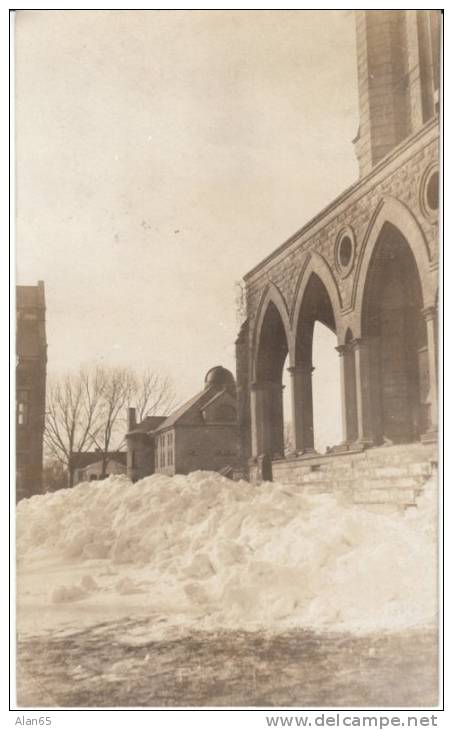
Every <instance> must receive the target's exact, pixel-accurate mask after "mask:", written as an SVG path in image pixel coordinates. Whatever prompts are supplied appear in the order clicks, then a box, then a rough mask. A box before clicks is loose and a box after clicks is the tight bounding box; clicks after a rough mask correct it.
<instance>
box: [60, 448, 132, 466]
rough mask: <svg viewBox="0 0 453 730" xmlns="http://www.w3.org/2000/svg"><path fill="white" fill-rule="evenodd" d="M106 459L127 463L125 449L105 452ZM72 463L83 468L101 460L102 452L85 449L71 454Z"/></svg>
mask: <svg viewBox="0 0 453 730" xmlns="http://www.w3.org/2000/svg"><path fill="white" fill-rule="evenodd" d="M107 459H109V460H113V461H117V462H118V463H120V464H124V465H126V464H127V452H126V451H109V452H108V453H107ZM71 460H72V465H73V466H74V467H75V468H76V469H83V468H84V467H85V466H89V465H91V464H96V463H97V462H98V461H101V460H102V454H101V452H100V451H85V452H84V453H83V454H72V456H71Z"/></svg>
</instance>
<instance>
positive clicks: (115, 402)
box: [92, 368, 135, 479]
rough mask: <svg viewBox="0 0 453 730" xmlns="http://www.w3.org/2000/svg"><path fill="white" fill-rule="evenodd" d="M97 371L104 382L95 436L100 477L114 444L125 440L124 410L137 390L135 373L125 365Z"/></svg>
mask: <svg viewBox="0 0 453 730" xmlns="http://www.w3.org/2000/svg"><path fill="white" fill-rule="evenodd" d="M98 374H99V378H100V383H101V388H100V403H99V422H100V423H99V427H96V428H95V430H94V431H93V434H92V436H93V442H94V443H95V445H96V447H97V449H98V451H99V457H100V461H102V470H101V477H100V478H101V479H104V478H105V476H106V470H107V463H108V459H109V451H110V450H111V447H112V444H115V445H116V447H117V448H119V446H120V445H121V442H122V440H123V436H124V413H125V410H126V406H127V405H128V404H129V403H130V402H131V399H132V396H133V393H134V389H135V376H134V374H133V373H132V372H131V371H130V370H128V369H126V368H100V369H99V370H98Z"/></svg>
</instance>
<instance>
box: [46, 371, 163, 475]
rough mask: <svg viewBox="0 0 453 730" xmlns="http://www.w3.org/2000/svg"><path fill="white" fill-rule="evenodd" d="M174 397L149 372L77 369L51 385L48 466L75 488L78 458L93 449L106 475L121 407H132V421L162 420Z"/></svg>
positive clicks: (121, 429) (122, 428) (121, 421)
mask: <svg viewBox="0 0 453 730" xmlns="http://www.w3.org/2000/svg"><path fill="white" fill-rule="evenodd" d="M174 403H175V395H174V391H173V387H172V384H171V381H170V380H169V378H167V377H162V376H161V375H159V374H158V373H154V372H152V371H151V370H145V371H144V372H143V373H140V374H136V373H134V372H133V371H132V370H130V369H127V368H107V367H97V368H92V369H90V370H81V371H80V372H79V373H78V374H77V375H67V376H65V377H63V378H60V379H56V380H54V381H53V382H51V383H50V386H49V388H48V404H47V416H46V430H45V435H44V439H45V444H46V451H47V453H48V456H49V457H50V460H51V461H55V460H56V461H58V462H59V463H60V464H62V465H63V466H64V467H65V468H66V469H67V472H68V485H69V486H70V487H72V486H73V484H74V472H75V469H76V465H77V462H78V457H79V456H80V454H83V453H85V452H87V451H89V450H90V449H91V448H93V447H95V448H96V450H97V452H98V454H99V459H98V460H99V461H100V462H102V468H101V478H104V477H105V476H106V472H107V465H108V460H109V453H110V452H111V451H112V450H114V449H115V450H119V449H121V448H122V446H123V444H124V436H125V432H126V418H125V415H126V408H127V406H129V405H132V404H134V405H135V407H136V409H137V417H138V419H139V420H143V418H145V416H150V415H155V414H159V415H167V414H168V413H169V411H170V410H171V409H172V408H173V406H174Z"/></svg>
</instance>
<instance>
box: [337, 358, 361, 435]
mask: <svg viewBox="0 0 453 730" xmlns="http://www.w3.org/2000/svg"><path fill="white" fill-rule="evenodd" d="M336 349H337V352H338V354H339V355H340V380H341V411H342V422H343V444H344V445H345V446H346V445H348V444H351V443H353V442H354V441H356V440H357V436H358V434H357V394H356V377H355V359H354V358H355V355H354V350H353V348H352V345H351V344H350V343H348V344H346V345H339V346H338V347H337V348H336Z"/></svg>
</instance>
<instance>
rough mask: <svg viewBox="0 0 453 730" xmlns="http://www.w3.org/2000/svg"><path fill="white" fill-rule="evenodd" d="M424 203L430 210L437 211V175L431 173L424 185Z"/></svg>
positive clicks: (436, 173)
mask: <svg viewBox="0 0 453 730" xmlns="http://www.w3.org/2000/svg"><path fill="white" fill-rule="evenodd" d="M426 202H427V203H428V207H429V208H430V209H431V210H439V173H438V172H437V171H436V172H433V174H432V175H431V176H430V178H429V180H428V183H427V185H426Z"/></svg>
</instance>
